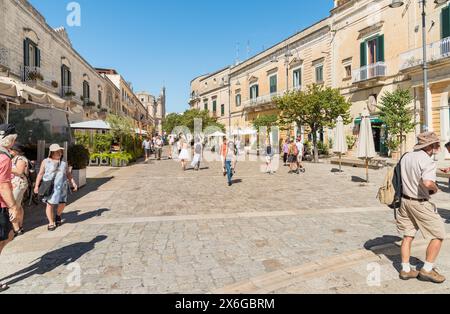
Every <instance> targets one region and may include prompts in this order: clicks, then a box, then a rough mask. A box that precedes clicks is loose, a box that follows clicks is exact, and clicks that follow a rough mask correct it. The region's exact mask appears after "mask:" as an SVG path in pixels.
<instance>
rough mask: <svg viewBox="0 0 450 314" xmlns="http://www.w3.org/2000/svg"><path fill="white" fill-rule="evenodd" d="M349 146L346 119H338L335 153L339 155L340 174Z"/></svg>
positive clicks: (334, 145)
mask: <svg viewBox="0 0 450 314" xmlns="http://www.w3.org/2000/svg"><path fill="white" fill-rule="evenodd" d="M347 151H348V146H347V140H346V138H345V134H344V119H342V117H341V116H339V117H338V119H337V123H336V130H335V134H334V144H333V152H334V153H336V154H339V172H342V155H343V154H345V153H347Z"/></svg>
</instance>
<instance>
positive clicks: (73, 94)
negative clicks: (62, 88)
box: [64, 91, 76, 97]
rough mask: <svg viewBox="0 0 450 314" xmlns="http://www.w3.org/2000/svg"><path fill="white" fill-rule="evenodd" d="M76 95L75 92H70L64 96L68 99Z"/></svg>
mask: <svg viewBox="0 0 450 314" xmlns="http://www.w3.org/2000/svg"><path fill="white" fill-rule="evenodd" d="M75 95H76V94H75V92H73V91H68V92H66V93H65V94H64V96H66V97H74V96H75Z"/></svg>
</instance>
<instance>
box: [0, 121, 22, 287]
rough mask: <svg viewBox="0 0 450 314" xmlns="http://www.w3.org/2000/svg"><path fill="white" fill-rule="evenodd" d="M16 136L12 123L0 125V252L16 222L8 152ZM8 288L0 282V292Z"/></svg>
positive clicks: (10, 239) (15, 207)
mask: <svg viewBox="0 0 450 314" xmlns="http://www.w3.org/2000/svg"><path fill="white" fill-rule="evenodd" d="M16 138H17V134H16V128H15V127H14V126H13V125H11V124H3V125H0V254H1V253H2V251H3V249H4V248H5V246H6V245H7V244H8V243H9V242H11V241H12V240H13V238H14V232H13V225H12V224H13V223H15V222H16V217H17V211H18V207H19V205H18V204H17V202H16V201H15V199H14V195H13V189H12V184H11V170H12V164H11V158H12V156H11V154H10V152H9V150H10V149H11V147H12V146H13V145H14V143H15V141H16ZM8 288H9V287H8V285H6V284H4V283H1V282H0V292H3V291H5V290H7V289H8Z"/></svg>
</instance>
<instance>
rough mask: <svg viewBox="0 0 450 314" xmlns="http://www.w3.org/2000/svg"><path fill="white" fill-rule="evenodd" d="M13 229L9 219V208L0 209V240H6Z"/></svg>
mask: <svg viewBox="0 0 450 314" xmlns="http://www.w3.org/2000/svg"><path fill="white" fill-rule="evenodd" d="M12 230H13V226H12V223H11V221H10V220H9V212H8V209H7V208H1V209H0V241H6V240H8V238H9V234H10V232H11V231H12Z"/></svg>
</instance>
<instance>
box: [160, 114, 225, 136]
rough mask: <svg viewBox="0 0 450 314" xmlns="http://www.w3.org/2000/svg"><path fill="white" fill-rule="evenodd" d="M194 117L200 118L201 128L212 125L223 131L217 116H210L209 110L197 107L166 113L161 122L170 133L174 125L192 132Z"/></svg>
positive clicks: (223, 128) (223, 127)
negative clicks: (180, 111) (181, 111)
mask: <svg viewBox="0 0 450 314" xmlns="http://www.w3.org/2000/svg"><path fill="white" fill-rule="evenodd" d="M195 119H201V120H202V127H203V129H205V128H207V127H212V126H214V127H217V128H219V129H220V130H222V131H223V132H224V131H225V126H224V125H223V124H221V123H219V122H217V118H214V117H210V116H209V111H206V110H198V109H191V110H187V111H185V112H184V113H182V114H178V113H171V114H169V115H167V117H166V119H165V121H164V123H163V130H164V131H165V132H166V133H168V134H170V133H172V131H173V130H174V129H175V128H176V127H179V126H185V127H187V128H188V129H189V130H190V131H191V132H192V133H193V132H194V125H195V122H194V121H195Z"/></svg>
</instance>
